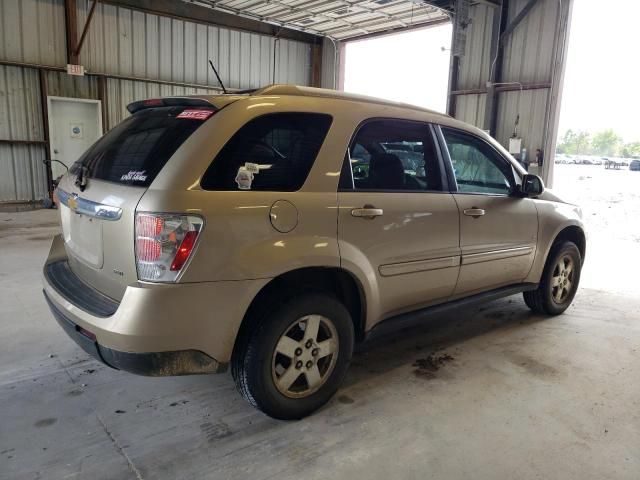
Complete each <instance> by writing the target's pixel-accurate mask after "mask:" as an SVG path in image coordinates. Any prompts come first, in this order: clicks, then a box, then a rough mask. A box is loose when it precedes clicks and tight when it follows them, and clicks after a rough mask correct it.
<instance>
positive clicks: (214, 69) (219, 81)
mask: <svg viewBox="0 0 640 480" xmlns="http://www.w3.org/2000/svg"><path fill="white" fill-rule="evenodd" d="M209 65H211V69H212V70H213V73H215V74H216V78H217V79H218V83H219V84H220V86H221V87H222V91H223V92H224V93H225V94H226V93H227V89H226V88H224V83H222V80H220V75H218V71H217V70H216V67H214V66H213V62H212V61H211V60H209Z"/></svg>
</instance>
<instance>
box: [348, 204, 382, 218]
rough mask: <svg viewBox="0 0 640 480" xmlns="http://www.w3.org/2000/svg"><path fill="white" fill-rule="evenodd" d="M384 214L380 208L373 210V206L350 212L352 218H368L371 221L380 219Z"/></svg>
mask: <svg viewBox="0 0 640 480" xmlns="http://www.w3.org/2000/svg"><path fill="white" fill-rule="evenodd" d="M383 213H384V210H382V209H381V208H375V207H374V206H373V205H365V206H364V207H362V208H354V209H353V210H351V216H352V217H360V218H368V219H369V220H373V219H374V218H375V217H380V216H382V214H383Z"/></svg>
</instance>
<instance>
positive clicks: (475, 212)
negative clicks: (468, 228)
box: [462, 207, 486, 218]
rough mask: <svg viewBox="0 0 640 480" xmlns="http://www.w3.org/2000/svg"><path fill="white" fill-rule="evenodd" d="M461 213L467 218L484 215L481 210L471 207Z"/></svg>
mask: <svg viewBox="0 0 640 480" xmlns="http://www.w3.org/2000/svg"><path fill="white" fill-rule="evenodd" d="M462 213H464V214H465V215H466V216H467V217H473V218H478V217H481V216H482V215H484V214H485V213H486V212H485V211H484V210H483V209H482V208H476V207H473V208H467V209H466V210H463V211H462Z"/></svg>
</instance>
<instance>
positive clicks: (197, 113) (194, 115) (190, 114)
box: [176, 110, 213, 120]
mask: <svg viewBox="0 0 640 480" xmlns="http://www.w3.org/2000/svg"><path fill="white" fill-rule="evenodd" d="M211 115H213V110H183V112H182V113H181V114H180V115H178V116H177V117H176V118H190V119H191V120H206V119H207V118H209V117H210V116H211Z"/></svg>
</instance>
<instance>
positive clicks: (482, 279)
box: [441, 127, 538, 296]
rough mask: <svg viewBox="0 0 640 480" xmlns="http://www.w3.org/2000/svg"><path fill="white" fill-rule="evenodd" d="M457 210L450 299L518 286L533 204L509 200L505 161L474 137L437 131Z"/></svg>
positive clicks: (525, 269)
mask: <svg viewBox="0 0 640 480" xmlns="http://www.w3.org/2000/svg"><path fill="white" fill-rule="evenodd" d="M441 131H442V135H443V138H444V142H445V148H444V150H445V153H448V155H449V157H450V161H451V163H450V164H451V166H452V174H453V177H454V180H455V182H454V185H453V187H454V194H453V196H454V198H455V201H456V203H457V205H458V209H459V211H460V248H461V253H462V262H461V266H460V277H459V279H458V283H457V285H456V289H455V295H456V296H464V295H470V294H474V293H478V292H481V291H486V290H491V289H494V288H499V287H501V286H506V285H510V284H515V283H520V282H522V281H523V280H524V278H525V277H526V276H527V274H528V273H529V270H530V269H531V265H532V263H533V258H534V256H535V251H536V242H537V237H538V213H537V209H536V207H535V204H534V202H533V200H531V199H528V198H519V197H516V196H512V195H511V192H512V191H513V189H514V188H515V185H516V174H515V172H514V169H513V167H512V166H511V164H510V162H509V161H508V160H507V159H505V158H504V157H503V156H502V155H500V154H499V153H498V152H497V150H495V149H494V148H493V147H492V146H491V145H490V144H489V143H487V142H485V141H484V140H483V139H481V138H480V137H477V136H475V135H472V134H470V133H467V132H463V131H461V130H456V129H451V128H444V127H442V129H441Z"/></svg>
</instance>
